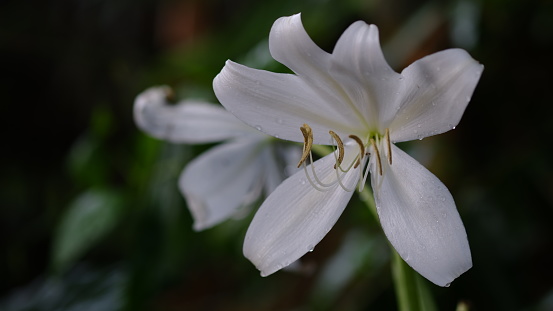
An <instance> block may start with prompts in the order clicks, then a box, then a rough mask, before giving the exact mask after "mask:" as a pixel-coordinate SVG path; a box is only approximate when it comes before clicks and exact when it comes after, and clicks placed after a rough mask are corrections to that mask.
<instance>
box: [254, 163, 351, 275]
mask: <svg viewBox="0 0 553 311" xmlns="http://www.w3.org/2000/svg"><path fill="white" fill-rule="evenodd" d="M334 163H335V158H334V155H333V154H330V155H327V156H326V157H324V158H322V159H320V160H318V161H316V162H315V167H316V171H317V175H318V176H319V177H320V178H321V179H322V180H323V182H329V181H331V180H335V179H336V172H335V170H334V169H333V166H334ZM307 169H308V171H309V172H311V168H310V167H308V168H307ZM343 181H344V184H345V186H347V187H349V188H353V187H355V185H356V183H357V181H358V170H353V169H352V170H350V171H349V172H348V173H347V174H346V175H345V176H344V177H343ZM352 193H353V192H347V191H345V190H343V189H342V188H341V187H340V186H338V185H335V186H334V188H332V189H330V190H328V191H326V192H321V191H319V190H316V189H315V188H313V186H311V184H310V183H309V182H308V181H307V178H306V176H305V173H304V172H303V171H300V172H297V173H296V174H294V175H292V177H290V178H288V179H286V180H285V181H284V182H283V183H282V184H281V185H280V186H279V187H278V188H277V189H276V190H275V191H274V192H273V193H272V194H271V195H270V196H269V197H268V198H267V199H266V200H265V202H263V204H262V205H261V207H260V208H259V210H258V211H257V213H256V214H255V217H254V219H253V221H252V223H251V225H250V227H249V229H248V232H247V233H246V239H245V241H244V255H245V256H246V257H247V258H248V259H249V260H250V261H251V262H252V263H253V264H254V265H255V266H256V267H257V268H258V269H259V270H260V271H261V275H262V276H267V275H269V274H272V273H274V272H276V271H278V270H279V269H281V268H283V267H285V266H287V265H289V264H290V263H292V262H294V261H295V260H297V259H298V258H300V257H301V256H303V255H304V254H305V253H307V252H308V251H310V250H313V248H314V247H315V245H317V243H319V241H321V239H322V238H323V237H324V236H325V235H326V234H327V232H328V231H330V229H331V228H332V226H333V225H334V224H335V223H336V221H337V220H338V217H340V215H341V214H342V212H343V210H344V208H345V207H346V205H347V203H348V202H349V200H350V198H351V196H352Z"/></svg>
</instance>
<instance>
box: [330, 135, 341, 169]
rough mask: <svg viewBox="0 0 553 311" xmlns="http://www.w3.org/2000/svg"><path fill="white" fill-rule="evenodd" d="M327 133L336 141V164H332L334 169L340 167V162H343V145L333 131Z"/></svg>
mask: <svg viewBox="0 0 553 311" xmlns="http://www.w3.org/2000/svg"><path fill="white" fill-rule="evenodd" d="M328 133H329V134H330V136H332V138H333V139H334V140H335V141H336V145H338V159H336V164H334V169H336V167H337V166H340V165H341V164H342V161H344V143H343V142H342V139H340V136H338V134H336V133H334V131H328Z"/></svg>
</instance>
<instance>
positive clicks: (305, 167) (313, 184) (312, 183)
mask: <svg viewBox="0 0 553 311" xmlns="http://www.w3.org/2000/svg"><path fill="white" fill-rule="evenodd" d="M303 171H304V172H305V177H307V181H309V183H310V184H311V186H312V187H313V188H315V189H317V190H319V191H321V192H325V191H328V189H323V188H320V187H319V186H317V185H316V184H315V182H313V180H312V179H311V177H310V176H309V172H308V171H307V165H306V164H305V162H304V163H303Z"/></svg>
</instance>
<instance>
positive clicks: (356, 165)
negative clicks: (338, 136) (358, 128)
mask: <svg viewBox="0 0 553 311" xmlns="http://www.w3.org/2000/svg"><path fill="white" fill-rule="evenodd" d="M349 138H351V139H353V140H355V142H356V143H357V144H358V145H359V149H360V150H361V151H360V152H359V158H357V162H355V165H354V166H353V168H357V167H358V166H359V165H360V164H361V160H363V157H364V156H365V146H364V145H363V141H362V140H361V138H359V137H357V136H356V135H353V134H352V135H349Z"/></svg>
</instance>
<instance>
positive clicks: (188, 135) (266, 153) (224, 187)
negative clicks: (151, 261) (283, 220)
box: [134, 87, 301, 230]
mask: <svg viewBox="0 0 553 311" xmlns="http://www.w3.org/2000/svg"><path fill="white" fill-rule="evenodd" d="M169 94H171V90H170V89H169V88H168V87H153V88H150V89H148V90H146V91H144V92H143V93H141V94H139V95H138V96H137V97H136V100H135V103H134V119H135V122H136V124H137V125H138V127H139V128H140V129H142V130H143V131H145V132H146V133H148V134H149V135H151V136H153V137H156V138H159V139H163V140H167V141H170V142H173V143H187V144H202V143H213V142H220V141H225V143H223V144H221V145H219V146H215V147H213V148H212V149H210V150H209V151H207V152H205V153H203V154H202V155H200V156H198V157H197V158H196V159H194V160H192V161H191V162H190V163H189V164H188V165H187V166H186V167H185V169H184V171H183V172H182V174H181V176H180V178H179V189H180V191H181V193H182V194H183V196H184V197H185V199H186V202H187V205H188V208H189V209H190V212H191V214H192V217H193V218H194V229H195V230H203V229H206V228H210V227H212V226H214V225H216V224H218V223H220V222H222V221H224V220H226V219H228V218H229V217H232V216H234V215H236V214H237V213H238V212H239V210H240V209H241V207H244V206H247V205H249V204H251V203H252V202H253V201H254V200H256V199H257V198H258V197H259V196H260V194H261V193H262V192H263V191H264V192H265V193H267V194H268V193H270V192H272V191H273V190H274V189H275V188H276V187H277V186H278V185H279V184H280V183H281V182H282V180H284V178H285V177H287V175H288V176H289V175H290V174H286V165H288V164H290V165H294V164H292V163H293V162H295V161H297V157H298V156H299V154H301V153H300V151H299V150H298V149H297V147H295V146H291V145H285V144H281V143H278V142H277V140H275V139H274V138H272V137H270V136H267V135H265V134H263V133H261V132H259V131H258V130H256V129H254V128H251V127H250V126H248V125H246V124H244V123H243V122H241V121H240V120H238V119H236V117H234V116H233V115H232V114H230V113H229V112H228V111H226V110H225V109H224V108H223V107H220V106H216V105H213V104H209V103H205V102H199V101H182V102H180V103H178V104H175V105H172V104H169V103H167V97H168V95H169ZM290 165H289V166H288V168H289V167H292V166H290ZM288 173H289V172H288Z"/></svg>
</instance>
